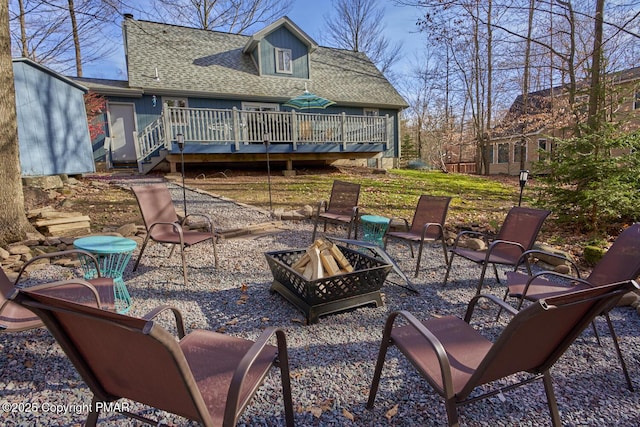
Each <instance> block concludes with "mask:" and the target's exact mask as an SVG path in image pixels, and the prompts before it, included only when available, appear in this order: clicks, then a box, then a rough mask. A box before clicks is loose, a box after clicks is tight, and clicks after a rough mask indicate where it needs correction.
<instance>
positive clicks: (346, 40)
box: [325, 0, 402, 80]
mask: <svg viewBox="0 0 640 427" xmlns="http://www.w3.org/2000/svg"><path fill="white" fill-rule="evenodd" d="M325 23H326V24H327V28H328V29H329V39H330V43H332V44H333V45H334V46H336V47H338V48H341V49H348V50H352V51H354V52H363V53H364V54H366V55H367V56H368V57H369V59H371V61H373V63H374V64H376V66H377V67H378V69H379V70H380V71H381V72H382V73H383V74H384V75H385V76H386V77H387V78H389V79H390V80H393V79H394V76H393V74H392V73H391V66H392V65H394V64H395V63H396V62H397V60H398V59H399V58H400V55H401V51H402V44H401V43H395V44H391V43H390V41H389V39H388V38H387V37H385V36H384V32H385V31H384V30H385V27H384V9H383V8H381V7H380V6H379V5H378V3H377V0H333V13H331V14H329V15H328V16H325Z"/></svg>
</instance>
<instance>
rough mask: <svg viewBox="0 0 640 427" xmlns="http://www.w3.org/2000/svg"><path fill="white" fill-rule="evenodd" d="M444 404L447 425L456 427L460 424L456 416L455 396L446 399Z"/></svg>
mask: <svg viewBox="0 0 640 427" xmlns="http://www.w3.org/2000/svg"><path fill="white" fill-rule="evenodd" d="M444 406H445V409H446V410H447V419H448V421H449V424H448V425H449V427H458V426H459V425H460V420H459V418H458V406H457V405H456V402H455V398H451V399H446V400H445V402H444Z"/></svg>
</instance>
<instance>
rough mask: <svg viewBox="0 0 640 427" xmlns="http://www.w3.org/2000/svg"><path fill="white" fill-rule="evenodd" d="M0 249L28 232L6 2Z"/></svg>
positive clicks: (0, 80) (1, 36)
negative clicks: (21, 176)
mask: <svg viewBox="0 0 640 427" xmlns="http://www.w3.org/2000/svg"><path fill="white" fill-rule="evenodd" d="M0 31H1V33H0V180H1V182H2V189H1V190H0V246H5V245H6V244H7V243H12V242H15V241H18V240H21V239H23V238H24V237H25V235H26V232H27V231H28V230H29V229H30V226H29V222H28V221H27V217H26V215H25V211H24V196H23V194H22V181H21V178H20V157H19V154H18V153H19V149H18V124H17V119H16V101H15V92H14V83H13V64H12V62H11V45H10V40H11V39H10V38H9V10H8V4H7V2H5V1H3V2H1V3H0Z"/></svg>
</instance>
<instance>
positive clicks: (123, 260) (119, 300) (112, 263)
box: [73, 236, 137, 314]
mask: <svg viewBox="0 0 640 427" xmlns="http://www.w3.org/2000/svg"><path fill="white" fill-rule="evenodd" d="M73 245H74V246H75V247H76V248H78V249H83V250H85V251H87V252H91V253H92V254H94V255H95V256H96V258H98V263H99V264H100V272H101V273H102V275H103V276H104V277H111V278H112V279H113V284H114V287H113V292H114V297H115V304H116V311H117V312H118V313H121V314H124V313H127V312H128V311H129V309H130V308H131V296H130V295H129V290H128V289H127V286H126V285H125V284H124V280H122V274H123V273H124V269H125V268H126V267H127V264H128V263H129V260H130V259H131V255H132V254H133V251H134V250H135V249H136V246H137V244H136V242H135V240H131V239H127V238H125V237H116V236H89V237H83V238H80V239H76V240H75V241H74V242H73ZM80 262H81V264H82V268H83V270H84V277H85V279H93V278H96V277H98V272H97V271H96V270H95V268H93V264H92V263H87V262H86V261H85V260H82V259H81V260H80Z"/></svg>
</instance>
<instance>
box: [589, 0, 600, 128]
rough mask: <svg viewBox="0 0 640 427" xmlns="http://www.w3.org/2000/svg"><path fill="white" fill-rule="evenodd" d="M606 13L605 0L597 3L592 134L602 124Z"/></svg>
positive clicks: (592, 92) (592, 76) (592, 67)
mask: <svg viewBox="0 0 640 427" xmlns="http://www.w3.org/2000/svg"><path fill="white" fill-rule="evenodd" d="M603 13H604V0H597V1H596V16H595V31H594V37H593V54H592V55H591V58H592V61H593V63H592V64H591V88H590V89H589V116H588V119H587V123H588V125H589V129H590V130H591V132H592V133H597V132H598V130H600V125H601V123H602V120H603V117H602V113H603V109H602V93H603V90H602V81H601V80H602V79H601V74H602V73H601V64H602V27H603V22H602V21H603V16H602V14H603Z"/></svg>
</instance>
